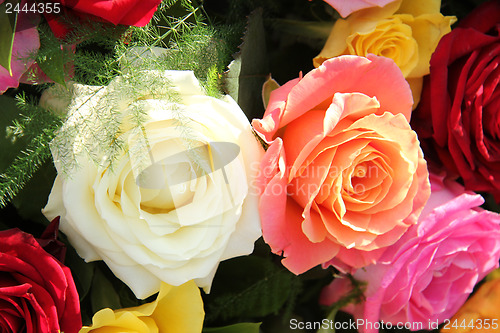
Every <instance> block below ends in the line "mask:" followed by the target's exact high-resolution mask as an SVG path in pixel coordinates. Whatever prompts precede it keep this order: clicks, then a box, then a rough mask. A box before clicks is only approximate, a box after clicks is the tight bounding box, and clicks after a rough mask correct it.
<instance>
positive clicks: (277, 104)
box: [252, 78, 300, 143]
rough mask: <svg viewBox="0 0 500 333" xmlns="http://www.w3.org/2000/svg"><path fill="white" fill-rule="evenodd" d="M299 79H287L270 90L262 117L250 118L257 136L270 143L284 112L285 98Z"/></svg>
mask: <svg viewBox="0 0 500 333" xmlns="http://www.w3.org/2000/svg"><path fill="white" fill-rule="evenodd" d="M299 81H300V78H297V79H294V80H291V81H288V82H287V83H286V84H284V85H282V86H281V87H279V88H278V89H275V90H273V91H272V92H271V95H270V97H269V102H268V105H267V108H266V112H265V113H264V117H262V119H254V120H252V126H253V128H255V130H256V132H257V133H258V134H259V136H260V137H261V138H262V139H263V140H264V141H266V142H267V143H271V141H272V140H273V139H274V135H275V134H276V131H277V130H278V126H279V124H280V121H281V117H282V116H283V113H284V112H285V111H284V110H285V105H286V102H285V101H286V98H287V96H288V94H289V93H290V90H291V89H292V88H293V87H294V86H295V85H296V84H297V83H298V82H299Z"/></svg>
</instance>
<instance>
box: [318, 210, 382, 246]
mask: <svg viewBox="0 0 500 333" xmlns="http://www.w3.org/2000/svg"><path fill="white" fill-rule="evenodd" d="M315 207H316V208H315V210H317V211H318V213H319V214H320V215H321V218H322V220H323V221H324V224H325V226H326V229H327V230H328V232H329V234H330V235H331V237H332V238H334V239H335V240H336V241H337V242H338V243H340V244H341V245H342V246H344V247H347V248H351V247H354V246H362V245H366V244H368V243H370V242H371V241H372V240H373V239H374V238H375V237H376V236H375V235H373V234H370V233H368V232H363V231H361V230H353V229H352V228H351V227H350V226H349V225H350V223H349V221H346V219H345V215H344V216H343V218H342V221H339V220H338V219H336V218H335V215H334V214H333V213H332V212H331V211H330V210H329V209H325V208H322V207H321V206H318V205H316V204H315ZM346 214H347V213H346ZM368 218H369V217H368Z"/></svg>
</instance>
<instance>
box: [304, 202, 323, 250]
mask: <svg viewBox="0 0 500 333" xmlns="http://www.w3.org/2000/svg"><path fill="white" fill-rule="evenodd" d="M313 207H316V203H314V204H313ZM302 231H303V232H304V235H306V236H307V238H308V239H309V240H310V241H311V242H313V243H318V242H322V241H324V240H325V238H326V236H327V235H328V231H327V230H326V228H325V224H324V222H323V220H322V219H321V215H320V214H319V213H318V212H317V211H316V210H315V209H312V210H309V211H308V213H307V215H306V216H305V219H304V221H303V222H302Z"/></svg>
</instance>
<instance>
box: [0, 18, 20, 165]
mask: <svg viewBox="0 0 500 333" xmlns="http://www.w3.org/2000/svg"><path fill="white" fill-rule="evenodd" d="M0 25H1V23H0ZM0 38H1V37H0ZM0 43H1V42H0ZM0 105H2V111H1V112H0V147H2V149H0V172H2V171H3V170H5V169H6V168H7V167H8V166H9V165H10V164H11V163H12V161H13V160H14V158H15V157H16V156H17V154H18V153H19V151H21V149H22V148H23V147H24V145H25V142H23V140H11V139H9V138H7V134H8V128H9V126H10V125H11V124H12V121H13V120H14V119H15V118H17V117H18V116H19V108H18V107H17V105H16V100H15V99H14V98H11V97H7V96H4V95H1V96H0Z"/></svg>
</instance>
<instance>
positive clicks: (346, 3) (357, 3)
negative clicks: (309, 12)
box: [325, 0, 396, 17]
mask: <svg viewBox="0 0 500 333" xmlns="http://www.w3.org/2000/svg"><path fill="white" fill-rule="evenodd" d="M394 1H396V0H325V2H327V3H328V4H329V5H330V6H332V7H333V8H335V10H336V11H337V12H339V14H340V15H341V16H342V17H347V16H349V15H350V14H351V13H353V12H355V11H358V10H361V9H365V8H371V7H384V6H385V5H387V4H388V3H391V2H394Z"/></svg>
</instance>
